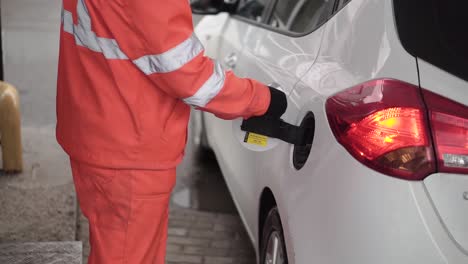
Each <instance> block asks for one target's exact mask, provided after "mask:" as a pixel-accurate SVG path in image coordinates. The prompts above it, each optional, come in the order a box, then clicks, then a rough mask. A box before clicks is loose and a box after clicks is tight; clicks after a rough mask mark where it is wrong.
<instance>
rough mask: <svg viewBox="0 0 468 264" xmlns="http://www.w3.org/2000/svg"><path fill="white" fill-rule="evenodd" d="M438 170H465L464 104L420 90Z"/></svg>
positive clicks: (467, 129)
mask: <svg viewBox="0 0 468 264" xmlns="http://www.w3.org/2000/svg"><path fill="white" fill-rule="evenodd" d="M424 98H425V100H426V104H427V106H428V108H429V115H430V119H431V125H432V134H433V138H434V145H435V149H436V153H437V162H438V167H439V171H441V172H452V173H464V174H468V107H466V106H464V105H462V104H459V103H456V102H453V101H451V100H449V99H446V98H444V97H441V96H439V95H437V94H434V93H431V92H429V91H424Z"/></svg>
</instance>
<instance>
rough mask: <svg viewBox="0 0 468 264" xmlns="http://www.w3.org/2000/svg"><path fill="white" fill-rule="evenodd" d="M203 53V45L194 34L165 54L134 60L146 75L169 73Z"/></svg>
mask: <svg viewBox="0 0 468 264" xmlns="http://www.w3.org/2000/svg"><path fill="white" fill-rule="evenodd" d="M201 52H203V45H202V44H201V42H200V40H199V39H198V38H197V36H195V34H193V35H192V36H190V38H188V39H187V40H185V41H184V42H182V43H180V44H179V45H177V46H176V47H174V48H172V49H170V50H168V51H166V52H164V53H161V54H155V55H147V56H143V57H141V58H138V59H136V60H134V61H133V63H134V64H135V65H136V66H137V67H138V68H139V69H140V70H141V71H143V72H144V73H145V74H146V75H151V74H153V73H167V72H173V71H176V70H178V69H180V68H182V67H183V66H184V65H186V64H187V63H189V62H190V61H192V60H193V59H194V58H195V57H197V56H198V55H199V54H200V53H201Z"/></svg>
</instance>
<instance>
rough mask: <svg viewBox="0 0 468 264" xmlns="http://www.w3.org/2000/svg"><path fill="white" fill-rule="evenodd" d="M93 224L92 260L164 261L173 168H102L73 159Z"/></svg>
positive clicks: (120, 263) (93, 263)
mask: <svg viewBox="0 0 468 264" xmlns="http://www.w3.org/2000/svg"><path fill="white" fill-rule="evenodd" d="M71 166H72V171H73V179H74V182H75V188H76V192H77V195H78V200H79V203H80V208H81V210H82V212H83V214H84V215H85V216H86V217H87V218H88V220H89V225H90V228H89V230H90V244H91V252H90V256H89V260H88V263H89V264H110V263H112V264H146V263H151V264H164V263H165V254H166V252H165V251H166V240H167V225H168V205H169V198H170V193H171V191H172V189H173V187H174V185H175V177H176V172H175V169H173V170H164V171H157V170H116V169H103V168H97V167H93V166H89V165H86V164H84V163H79V162H76V161H72V162H71Z"/></svg>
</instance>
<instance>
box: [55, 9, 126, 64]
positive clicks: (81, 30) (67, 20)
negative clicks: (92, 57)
mask: <svg viewBox="0 0 468 264" xmlns="http://www.w3.org/2000/svg"><path fill="white" fill-rule="evenodd" d="M78 3H80V1H79V2H78ZM62 21H63V30H64V31H65V32H67V33H69V34H72V35H74V36H75V42H76V45H78V46H81V47H85V48H88V49H90V50H92V51H94V52H99V53H102V54H103V55H104V57H105V58H106V59H109V60H112V59H120V60H128V57H127V55H125V53H124V52H123V51H122V50H121V49H120V47H119V45H118V44H117V41H115V40H114V39H109V38H100V37H97V36H96V33H94V32H93V31H90V30H87V29H86V28H87V26H85V25H83V24H81V23H78V25H74V24H73V15H72V13H71V12H70V11H67V10H64V11H63V16H62ZM79 21H89V20H86V19H81V18H80V19H79Z"/></svg>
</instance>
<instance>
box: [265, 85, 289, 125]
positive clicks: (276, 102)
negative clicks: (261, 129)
mask: <svg viewBox="0 0 468 264" xmlns="http://www.w3.org/2000/svg"><path fill="white" fill-rule="evenodd" d="M268 88H270V94H271V101H270V106H269V107H268V110H267V111H266V113H265V114H264V115H263V116H267V117H272V118H280V117H281V116H282V115H283V114H284V113H285V112H286V109H287V108H288V100H287V99H286V94H285V93H283V92H282V91H280V90H278V89H275V88H272V87H268ZM260 117H261V116H260Z"/></svg>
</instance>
